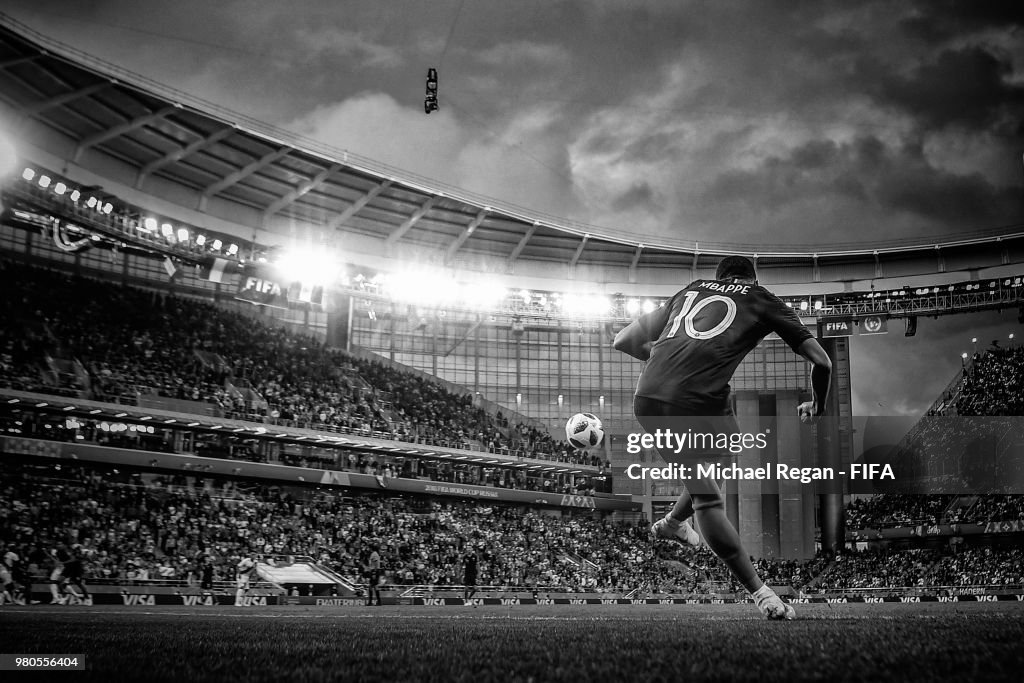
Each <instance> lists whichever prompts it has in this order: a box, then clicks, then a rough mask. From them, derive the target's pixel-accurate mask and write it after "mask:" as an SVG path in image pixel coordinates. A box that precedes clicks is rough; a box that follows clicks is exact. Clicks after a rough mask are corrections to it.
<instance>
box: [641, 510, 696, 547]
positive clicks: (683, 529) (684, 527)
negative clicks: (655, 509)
mask: <svg viewBox="0 0 1024 683" xmlns="http://www.w3.org/2000/svg"><path fill="white" fill-rule="evenodd" d="M673 521H674V520H673ZM651 535H653V536H654V537H655V538H668V539H673V540H676V541H679V542H680V543H682V544H683V545H690V546H694V547H697V546H699V545H700V535H699V534H698V533H697V532H696V531H695V530H694V528H693V526H691V524H690V521H689V520H687V521H685V522H680V523H679V526H678V527H675V528H673V526H672V524H671V523H670V522H669V518H668V516H665V517H662V518H661V519H659V520H658V521H657V522H655V523H654V524H652V525H651Z"/></svg>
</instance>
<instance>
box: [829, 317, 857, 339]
mask: <svg viewBox="0 0 1024 683" xmlns="http://www.w3.org/2000/svg"><path fill="white" fill-rule="evenodd" d="M821 336H822V337H851V336H853V318H850V317H846V318H829V319H828V320H825V321H824V322H822V323H821Z"/></svg>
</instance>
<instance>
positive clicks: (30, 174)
mask: <svg viewBox="0 0 1024 683" xmlns="http://www.w3.org/2000/svg"><path fill="white" fill-rule="evenodd" d="M21 177H22V178H24V179H25V180H32V179H33V178H35V177H36V171H35V169H34V168H28V167H26V168H25V170H24V171H22V172H21Z"/></svg>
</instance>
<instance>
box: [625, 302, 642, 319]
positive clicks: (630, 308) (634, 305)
mask: <svg viewBox="0 0 1024 683" xmlns="http://www.w3.org/2000/svg"><path fill="white" fill-rule="evenodd" d="M639 310H640V300H639V299H630V300H629V301H627V302H626V313H628V314H629V315H636V312H637V311H639Z"/></svg>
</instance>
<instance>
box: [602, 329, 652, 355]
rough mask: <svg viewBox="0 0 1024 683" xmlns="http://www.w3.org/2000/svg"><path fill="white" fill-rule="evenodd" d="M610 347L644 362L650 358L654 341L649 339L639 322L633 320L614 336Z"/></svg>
mask: <svg viewBox="0 0 1024 683" xmlns="http://www.w3.org/2000/svg"><path fill="white" fill-rule="evenodd" d="M612 346H613V347H614V348H615V350H616V351H622V352H623V353H625V354H628V355H630V356H632V357H633V358H637V359H639V360H642V361H646V360H647V359H649V358H650V357H651V347H652V346H654V340H653V339H651V338H650V336H649V334H648V333H647V330H645V329H644V327H643V325H641V324H640V321H639V320H634V321H633V322H631V323H630V324H628V325H626V327H624V328H623V329H621V330H619V333H618V334H617V335H615V341H614V342H612Z"/></svg>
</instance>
